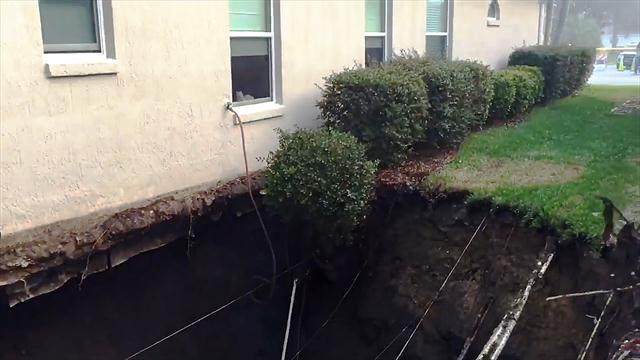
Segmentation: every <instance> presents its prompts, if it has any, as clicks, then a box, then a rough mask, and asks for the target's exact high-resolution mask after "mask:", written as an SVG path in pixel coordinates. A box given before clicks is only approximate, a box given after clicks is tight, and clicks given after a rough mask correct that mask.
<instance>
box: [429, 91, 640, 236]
mask: <svg viewBox="0 0 640 360" xmlns="http://www.w3.org/2000/svg"><path fill="white" fill-rule="evenodd" d="M628 99H638V100H640V87H637V86H620V87H611V86H591V87H588V88H586V89H585V90H583V91H582V93H581V94H580V95H578V96H576V97H572V98H567V99H563V100H560V101H558V102H555V103H554V104H552V105H550V106H547V107H538V108H536V109H534V111H533V112H532V113H531V114H530V115H529V116H528V118H527V119H526V121H524V122H522V123H520V124H519V125H517V126H516V127H501V128H494V129H490V130H487V131H483V132H480V133H476V134H474V135H472V136H470V137H469V138H468V139H467V140H466V141H465V142H464V144H463V145H462V147H461V149H460V152H459V153H458V156H457V158H456V160H454V161H453V162H451V163H450V164H449V165H448V166H447V167H446V168H445V169H443V170H442V171H440V172H438V173H436V174H434V175H432V176H431V177H429V178H428V179H427V180H426V182H425V186H427V187H434V186H444V187H446V188H449V189H467V190H470V191H471V192H472V193H473V197H474V198H482V199H487V198H488V199H490V200H492V201H493V202H494V203H496V204H498V205H507V206H510V207H514V208H517V209H519V210H521V211H523V212H525V213H526V214H527V216H528V217H529V218H530V219H532V220H533V221H534V224H537V225H551V226H553V227H555V228H556V229H558V230H559V231H560V232H561V233H562V234H563V235H566V236H569V237H585V238H587V239H589V240H591V241H594V244H597V243H598V241H599V239H600V238H601V234H602V231H603V228H604V219H603V216H602V211H603V208H604V206H603V204H602V202H601V200H600V199H598V198H597V196H604V197H607V198H609V199H611V200H612V201H613V202H614V204H616V206H617V207H618V208H620V209H622V211H623V213H624V214H625V216H626V217H628V218H631V220H632V221H635V222H636V223H638V222H639V221H640V113H637V112H636V113H633V114H627V115H617V114H612V113H611V109H612V108H613V107H614V106H615V105H617V104H620V103H622V102H623V101H625V100H628Z"/></svg>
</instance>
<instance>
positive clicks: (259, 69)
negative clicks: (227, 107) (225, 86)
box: [229, 0, 274, 104]
mask: <svg viewBox="0 0 640 360" xmlns="http://www.w3.org/2000/svg"><path fill="white" fill-rule="evenodd" d="M229 10H230V21H231V91H232V97H233V102H234V103H236V104H253V103H259V102H268V101H272V100H274V66H273V52H274V51H273V16H272V12H273V11H272V10H273V8H272V2H271V1H270V0H230V1H229Z"/></svg>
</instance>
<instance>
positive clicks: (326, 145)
mask: <svg viewBox="0 0 640 360" xmlns="http://www.w3.org/2000/svg"><path fill="white" fill-rule="evenodd" d="M279 145H280V147H279V149H278V150H277V151H276V152H275V153H271V154H270V156H269V157H268V159H267V162H268V165H269V167H268V168H267V171H266V183H265V191H266V197H265V202H266V204H267V206H268V207H270V208H271V209H273V210H274V211H275V212H276V213H277V214H278V215H280V216H281V217H282V218H284V219H285V220H287V221H302V222H304V223H305V224H309V225H311V226H312V227H313V228H314V230H316V231H317V232H319V233H322V234H327V235H331V234H341V233H348V232H349V231H351V230H352V229H353V228H354V227H355V226H356V225H358V223H360V222H361V221H362V220H363V219H364V217H365V216H366V214H367V211H368V208H369V201H370V200H371V197H372V194H373V185H374V182H375V172H376V165H377V164H376V162H375V161H369V160H367V159H366V156H365V147H364V145H362V144H360V143H358V141H357V140H356V138H354V137H353V136H351V135H350V134H348V133H344V132H341V131H338V130H335V129H316V130H298V131H296V132H294V133H290V134H287V133H284V132H280V144H279Z"/></svg>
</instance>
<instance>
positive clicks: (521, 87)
mask: <svg viewBox="0 0 640 360" xmlns="http://www.w3.org/2000/svg"><path fill="white" fill-rule="evenodd" d="M509 71H512V72H513V73H514V77H515V88H516V96H515V98H514V101H513V105H512V107H511V116H514V115H519V114H524V113H526V112H527V111H529V109H531V108H532V107H533V105H535V104H537V103H538V102H539V101H540V100H542V91H543V90H544V77H543V76H542V72H541V71H540V69H539V68H536V67H533V66H525V65H520V66H514V67H512V68H510V70H509Z"/></svg>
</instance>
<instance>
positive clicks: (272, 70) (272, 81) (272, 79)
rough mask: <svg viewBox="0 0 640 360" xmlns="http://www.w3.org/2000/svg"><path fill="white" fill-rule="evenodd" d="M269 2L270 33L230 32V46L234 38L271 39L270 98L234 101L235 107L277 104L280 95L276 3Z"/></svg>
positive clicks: (272, 0)
mask: <svg viewBox="0 0 640 360" xmlns="http://www.w3.org/2000/svg"><path fill="white" fill-rule="evenodd" d="M267 1H269V31H230V32H229V45H231V39H233V38H253V39H269V72H270V74H269V87H270V89H269V91H270V98H269V99H267V98H262V99H254V100H245V101H234V102H233V105H234V106H247V105H255V104H263V103H272V104H277V103H278V102H277V99H278V96H279V94H277V90H278V87H277V86H276V80H277V79H276V61H275V53H276V47H275V36H274V35H273V34H274V32H275V30H274V26H275V21H274V4H273V3H274V2H275V0H267ZM229 61H231V54H229ZM231 81H232V89H231V92H233V79H232V80H231ZM230 99H233V94H231V97H230Z"/></svg>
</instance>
